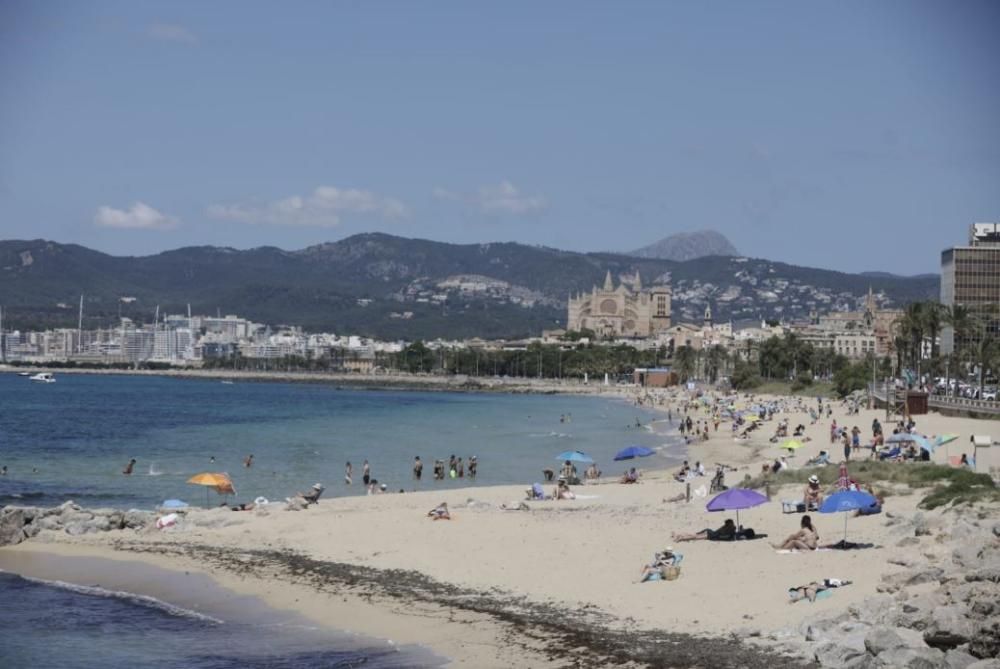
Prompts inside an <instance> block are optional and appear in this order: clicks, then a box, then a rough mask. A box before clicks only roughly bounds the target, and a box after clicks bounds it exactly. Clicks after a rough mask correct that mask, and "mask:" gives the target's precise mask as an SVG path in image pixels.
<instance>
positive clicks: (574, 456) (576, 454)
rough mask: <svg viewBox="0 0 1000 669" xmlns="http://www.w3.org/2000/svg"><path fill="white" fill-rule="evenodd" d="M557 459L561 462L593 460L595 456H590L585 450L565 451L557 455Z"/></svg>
mask: <svg viewBox="0 0 1000 669" xmlns="http://www.w3.org/2000/svg"><path fill="white" fill-rule="evenodd" d="M556 460H559V461H560V462H565V461H566V460H569V461H570V462H593V461H594V458H592V457H590V456H589V455H587V454H586V453H584V452H583V451H563V452H562V453H560V454H559V455H557V456H556Z"/></svg>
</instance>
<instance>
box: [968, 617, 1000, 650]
mask: <svg viewBox="0 0 1000 669" xmlns="http://www.w3.org/2000/svg"><path fill="white" fill-rule="evenodd" d="M969 653H971V654H972V655H975V656H976V657H979V658H991V657H997V656H1000V616H993V617H991V618H989V619H987V620H984V621H982V622H980V623H979V625H978V626H977V627H976V629H975V631H974V632H973V635H972V641H970V642H969Z"/></svg>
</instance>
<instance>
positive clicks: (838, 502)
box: [819, 490, 878, 544]
mask: <svg viewBox="0 0 1000 669" xmlns="http://www.w3.org/2000/svg"><path fill="white" fill-rule="evenodd" d="M875 504H878V500H877V499H875V497H873V496H872V495H870V494H868V493H866V492H865V491H863V490H841V491H840V492H835V493H833V494H832V495H830V496H829V497H827V498H826V499H824V500H823V503H822V504H821V505H820V507H819V512H820V513H843V514H845V515H844V543H845V544H846V543H847V512H848V511H857V510H858V509H867V508H868V507H870V506H874V505H875Z"/></svg>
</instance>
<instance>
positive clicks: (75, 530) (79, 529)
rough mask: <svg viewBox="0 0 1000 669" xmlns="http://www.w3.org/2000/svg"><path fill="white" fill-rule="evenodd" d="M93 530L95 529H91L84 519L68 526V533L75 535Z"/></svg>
mask: <svg viewBox="0 0 1000 669" xmlns="http://www.w3.org/2000/svg"><path fill="white" fill-rule="evenodd" d="M93 531H94V530H93V529H91V528H90V527H89V526H88V525H87V524H86V523H85V522H82V521H81V522H77V523H70V524H69V525H67V526H66V534H68V535H70V536H73V537H77V536H80V535H81V534H87V533H89V532H93Z"/></svg>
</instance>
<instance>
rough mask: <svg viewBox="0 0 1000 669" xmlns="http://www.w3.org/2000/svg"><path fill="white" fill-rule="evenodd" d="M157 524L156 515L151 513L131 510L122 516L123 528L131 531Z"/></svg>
mask: <svg viewBox="0 0 1000 669" xmlns="http://www.w3.org/2000/svg"><path fill="white" fill-rule="evenodd" d="M155 522H156V514H154V513H152V512H150V511H139V510H137V509H129V510H128V511H126V512H125V513H124V514H123V515H122V527H123V528H127V529H130V530H141V529H143V528H144V527H147V526H148V525H151V524H153V523H155Z"/></svg>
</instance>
